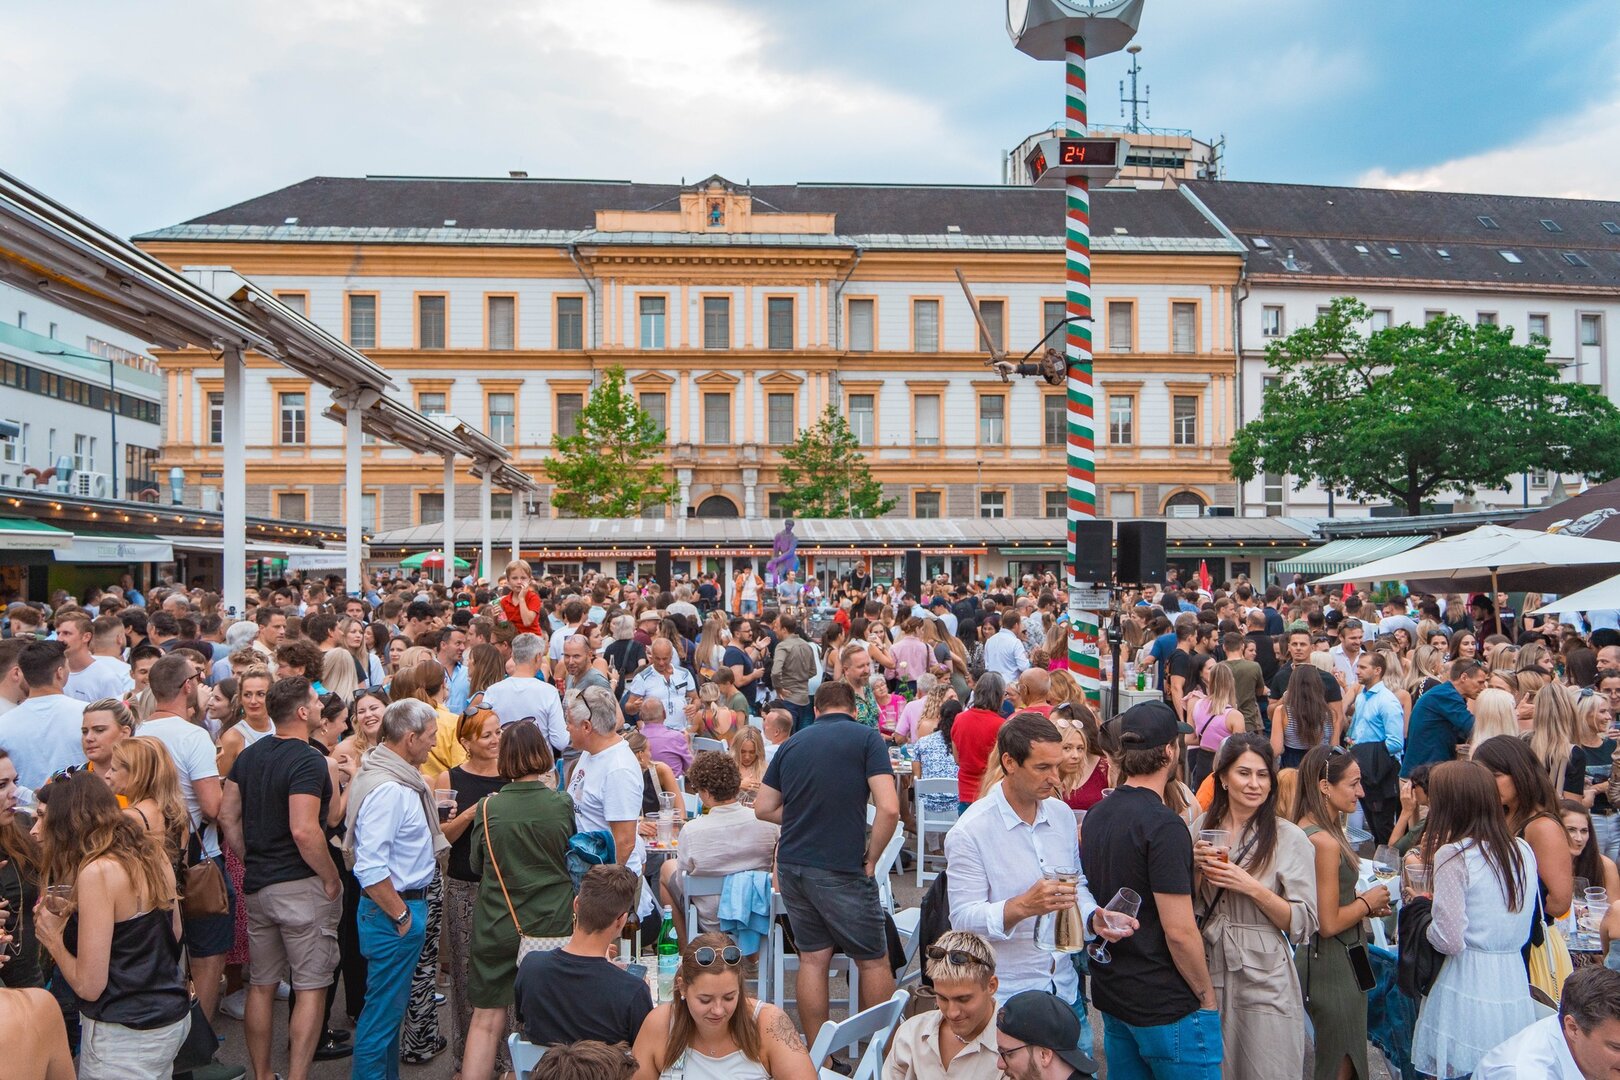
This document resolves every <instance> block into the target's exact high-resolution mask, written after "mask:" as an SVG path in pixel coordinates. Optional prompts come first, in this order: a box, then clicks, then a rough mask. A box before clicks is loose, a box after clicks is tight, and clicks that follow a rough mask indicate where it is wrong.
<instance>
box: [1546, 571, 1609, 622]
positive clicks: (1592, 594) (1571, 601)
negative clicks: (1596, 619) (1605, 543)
mask: <svg viewBox="0 0 1620 1080" xmlns="http://www.w3.org/2000/svg"><path fill="white" fill-rule="evenodd" d="M1617 608H1620V575H1616V576H1615V577H1612V578H1609V579H1607V580H1606V581H1600V582H1598V583H1597V584H1596V585H1593V586H1591V587H1589V588H1585V589H1582V590H1581V591H1580V592H1578V593H1571V594H1570V595H1569V596H1565V597H1561V598H1559V599H1557V600H1554V601H1553V602H1552V603H1550V604H1543V605H1542V606H1541V607H1539V608H1537V609H1536V610H1534V611H1532V612H1531V613H1530V614H1532V615H1562V614H1564V613H1566V612H1572V611H1613V610H1615V609H1617Z"/></svg>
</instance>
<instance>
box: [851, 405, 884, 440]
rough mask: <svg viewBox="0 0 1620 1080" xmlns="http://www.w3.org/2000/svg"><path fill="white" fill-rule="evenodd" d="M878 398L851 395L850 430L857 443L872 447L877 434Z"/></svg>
mask: <svg viewBox="0 0 1620 1080" xmlns="http://www.w3.org/2000/svg"><path fill="white" fill-rule="evenodd" d="M876 428H877V398H876V397H874V396H873V395H871V394H851V395H849V430H850V431H851V432H853V433H854V435H855V441H856V442H857V443H859V444H860V445H862V446H871V445H872V442H873V439H874V437H875V436H876V434H877V431H876Z"/></svg>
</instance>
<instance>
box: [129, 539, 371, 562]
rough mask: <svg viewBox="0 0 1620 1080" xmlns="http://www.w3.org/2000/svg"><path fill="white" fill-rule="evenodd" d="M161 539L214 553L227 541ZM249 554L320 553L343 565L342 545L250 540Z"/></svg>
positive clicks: (180, 548)
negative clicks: (322, 546)
mask: <svg viewBox="0 0 1620 1080" xmlns="http://www.w3.org/2000/svg"><path fill="white" fill-rule="evenodd" d="M158 539H159V540H166V541H168V542H169V543H170V544H171V545H173V547H174V549H175V550H176V551H206V552H209V553H211V554H214V555H218V554H222V553H223V552H224V550H225V541H224V539H223V538H222V537H218V536H160V537H158ZM246 551H247V554H248V555H250V556H253V557H255V558H265V557H267V558H272V559H285V558H288V557H290V556H293V555H306V554H311V553H313V554H318V555H323V556H328V557H335V558H336V559H337V562H336V563H335V564H333V565H336V566H342V565H343V549H342V548H341V547H338V548H334V549H333V550H332V551H330V552H329V551H327V550H326V549H324V548H318V547H311V546H309V545H307V544H278V543H275V542H273V541H265V540H249V541H248V542H247V545H246Z"/></svg>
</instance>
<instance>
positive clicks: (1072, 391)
mask: <svg viewBox="0 0 1620 1080" xmlns="http://www.w3.org/2000/svg"><path fill="white" fill-rule="evenodd" d="M1064 52H1065V56H1064V65H1063V85H1064V111H1063V115H1064V118H1065V121H1066V124H1067V127H1068V131H1067V134H1068V137H1069V138H1071V139H1078V138H1084V137H1085V134H1086V43H1085V39H1083V38H1080V37H1071V38H1069V39H1068V40H1067V41H1065V42H1064ZM1063 265H1064V275H1065V279H1066V282H1067V302H1068V308H1067V317H1068V327H1067V333H1066V337H1065V349H1064V355H1065V358H1066V359H1067V361H1068V370H1069V381H1068V407H1069V431H1068V437H1069V442H1068V466H1069V513H1068V529H1067V532H1068V552H1069V559H1068V565H1069V567H1070V568H1071V570H1070V574H1071V576H1070V578H1069V668H1070V670H1072V671H1073V672H1074V674H1075V675H1076V676H1077V677H1078V678H1079V680H1080V686H1081V688H1082V689H1084V690H1085V694H1086V700H1088V701H1091V702H1093V703H1095V702H1097V701H1099V700H1100V698H1101V694H1102V667H1101V664H1100V662H1099V659H1098V638H1099V636H1100V635H1099V632H1098V631H1099V627H1100V625H1101V623H1100V620H1099V616H1098V614H1097V613H1096V612H1093V611H1087V610H1086V609H1085V608H1084V607H1083V606H1082V605H1081V603H1080V596H1079V591H1078V590H1079V589H1081V588H1090V587H1097V586H1107V585H1108V582H1088V581H1078V580H1075V579H1074V578H1073V576H1072V573H1073V571H1072V567H1073V566H1074V560H1075V554H1076V544H1077V538H1076V536H1075V531H1076V530H1075V523H1076V522H1078V521H1079V520H1080V519H1081V518H1094V517H1096V516H1097V462H1096V453H1097V451H1096V445H1097V443H1096V422H1097V421H1096V416H1097V410H1096V394H1095V387H1094V386H1093V384H1092V377H1091V190H1090V186H1089V183H1088V181H1087V178H1086V177H1084V176H1070V177H1068V178H1067V180H1066V182H1065V187H1064V210H1063Z"/></svg>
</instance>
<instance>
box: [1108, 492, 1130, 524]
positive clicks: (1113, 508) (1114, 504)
mask: <svg viewBox="0 0 1620 1080" xmlns="http://www.w3.org/2000/svg"><path fill="white" fill-rule="evenodd" d="M1108 516H1109V517H1111V518H1128V517H1135V516H1136V492H1134V491H1110V492H1109V493H1108Z"/></svg>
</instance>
